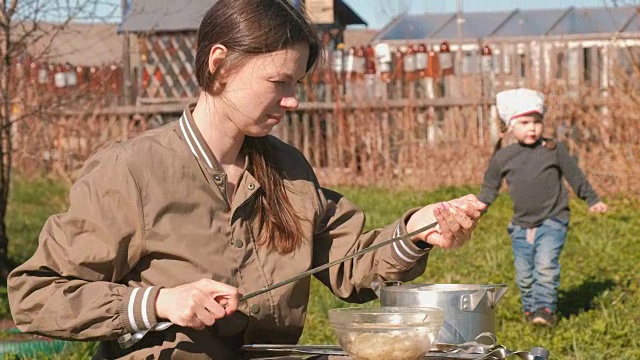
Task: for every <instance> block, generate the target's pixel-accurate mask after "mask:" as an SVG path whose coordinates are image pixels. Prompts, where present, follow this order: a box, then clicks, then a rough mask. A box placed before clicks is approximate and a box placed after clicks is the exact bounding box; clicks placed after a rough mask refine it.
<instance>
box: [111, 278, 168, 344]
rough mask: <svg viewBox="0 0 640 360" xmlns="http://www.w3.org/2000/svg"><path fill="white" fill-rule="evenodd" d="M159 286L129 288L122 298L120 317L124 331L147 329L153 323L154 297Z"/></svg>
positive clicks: (154, 319) (155, 321) (154, 311)
mask: <svg viewBox="0 0 640 360" xmlns="http://www.w3.org/2000/svg"><path fill="white" fill-rule="evenodd" d="M161 288H162V287H161V286H151V287H147V288H129V289H127V292H126V293H125V295H124V297H123V299H122V305H121V306H120V319H121V323H122V327H123V328H124V329H125V332H126V333H134V332H138V331H142V330H148V329H150V328H151V327H152V326H153V325H155V324H156V323H157V322H158V320H157V319H156V298H157V297H158V292H159V291H160V289H161Z"/></svg>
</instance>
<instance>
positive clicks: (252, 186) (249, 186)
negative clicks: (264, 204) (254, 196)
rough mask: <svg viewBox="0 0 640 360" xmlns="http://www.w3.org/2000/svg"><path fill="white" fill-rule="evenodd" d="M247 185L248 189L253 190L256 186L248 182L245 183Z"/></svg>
mask: <svg viewBox="0 0 640 360" xmlns="http://www.w3.org/2000/svg"><path fill="white" fill-rule="evenodd" d="M247 187H248V188H249V190H253V189H255V188H256V186H255V185H254V184H249V185H247Z"/></svg>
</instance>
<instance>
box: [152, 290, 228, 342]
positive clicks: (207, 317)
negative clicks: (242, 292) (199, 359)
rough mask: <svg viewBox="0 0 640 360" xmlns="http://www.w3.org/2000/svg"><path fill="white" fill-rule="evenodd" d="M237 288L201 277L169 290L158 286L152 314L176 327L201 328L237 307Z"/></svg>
mask: <svg viewBox="0 0 640 360" xmlns="http://www.w3.org/2000/svg"><path fill="white" fill-rule="evenodd" d="M238 298H239V295H238V289H236V288H235V287H233V286H229V285H227V284H223V283H220V282H217V281H214V280H211V279H202V280H198V281H196V282H192V283H189V284H185V285H181V286H177V287H174V288H169V289H160V291H159V292H158V298H157V299H156V315H157V317H158V318H162V319H168V320H169V321H171V322H172V323H174V324H176V325H180V326H185V327H190V328H194V329H196V330H202V329H204V328H205V327H206V326H211V325H213V324H214V323H215V322H216V320H217V319H221V318H223V317H225V316H228V315H231V314H232V313H233V312H234V311H236V309H237V308H238Z"/></svg>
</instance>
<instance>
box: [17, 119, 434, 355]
mask: <svg viewBox="0 0 640 360" xmlns="http://www.w3.org/2000/svg"><path fill="white" fill-rule="evenodd" d="M270 140H271V143H272V144H273V146H274V148H275V150H276V151H275V154H276V157H277V160H278V163H279V165H280V166H281V167H282V169H283V171H284V173H285V174H286V176H287V180H286V185H287V187H288V193H287V194H288V196H289V199H290V201H291V203H292V204H293V206H294V208H295V209H296V210H297V211H298V212H299V214H300V215H301V216H302V217H303V218H304V219H307V220H308V221H305V222H303V230H304V233H305V235H306V242H305V243H304V245H303V246H302V247H301V248H300V249H299V250H297V251H295V252H294V253H292V254H288V255H282V254H279V253H277V252H274V251H271V250H270V249H268V248H266V247H265V246H256V243H255V241H254V239H256V238H257V236H256V235H257V233H258V232H259V231H260V229H257V228H255V227H254V226H253V224H252V223H251V222H249V221H248V220H247V214H248V213H249V211H250V209H248V207H247V205H248V204H249V203H250V201H249V200H250V199H251V197H252V196H253V195H254V193H255V192H256V191H257V189H258V188H259V187H260V184H259V183H258V182H257V181H256V180H255V179H254V178H253V177H252V176H251V174H250V173H249V172H248V171H246V170H245V171H244V173H243V175H242V178H241V180H240V182H239V183H238V186H237V188H236V193H235V196H234V197H233V202H232V203H229V202H228V200H227V199H228V197H227V195H226V190H225V181H226V179H225V174H224V172H223V171H222V170H221V167H220V166H219V165H218V164H217V162H216V160H215V158H214V156H213V154H212V153H211V151H210V149H209V148H208V147H207V145H206V143H205V141H204V139H203V138H202V135H201V134H200V133H199V132H198V129H197V127H196V126H195V122H194V120H193V118H192V117H191V113H190V111H188V110H187V111H185V113H184V114H183V116H182V117H181V118H180V120H179V121H176V122H173V123H171V124H168V125H166V126H164V127H162V128H160V129H156V130H152V131H148V132H146V133H145V134H143V135H141V136H139V137H137V138H135V139H133V140H131V141H128V142H124V143H120V144H117V145H114V146H111V147H110V148H108V149H105V150H102V151H100V152H98V153H97V154H96V155H95V156H93V157H92V158H91V159H89V160H88V161H87V163H86V165H85V167H84V169H83V172H82V175H81V176H80V177H79V179H78V180H77V182H76V183H75V184H74V185H73V186H72V188H71V192H70V207H69V210H68V211H67V212H66V213H62V214H58V215H54V216H52V217H50V218H49V219H48V221H47V222H46V224H45V226H44V228H43V230H42V233H41V235H40V239H39V246H38V249H37V250H36V252H35V254H34V255H33V257H32V258H31V259H29V260H28V261H27V262H25V263H24V264H22V265H21V266H19V267H18V268H17V269H15V270H14V271H13V272H12V273H11V275H10V277H9V280H8V292H9V301H10V305H11V311H12V314H13V317H14V320H15V322H16V324H17V325H18V327H19V328H20V330H22V331H25V332H36V333H40V334H43V335H47V336H51V337H55V338H63V339H79V340H100V341H101V344H100V350H99V353H98V354H97V355H96V358H131V359H143V358H144V359H146V358H171V359H178V358H187V359H232V358H237V357H238V354H237V353H236V351H237V348H238V347H239V346H241V345H243V344H253V343H296V342H297V340H298V339H299V337H300V334H301V332H302V327H303V325H304V321H305V315H306V311H307V302H308V300H309V284H310V280H309V278H305V279H302V280H300V281H298V282H295V283H292V284H290V285H287V286H284V287H281V288H278V289H276V290H273V291H271V292H269V293H265V294H262V295H260V296H258V297H255V298H252V299H250V300H248V301H247V302H243V303H241V304H240V305H239V309H238V311H237V312H236V313H235V314H233V315H232V316H230V317H228V318H225V319H222V320H220V321H218V322H216V324H215V325H214V326H212V327H210V328H208V329H206V330H202V331H196V330H193V329H188V328H182V327H178V326H173V327H171V328H169V329H167V330H165V331H162V332H150V333H149V334H148V335H147V336H146V337H145V338H144V339H143V340H142V341H140V342H139V343H138V344H136V345H135V346H134V347H132V348H130V349H127V350H122V349H120V348H119V346H118V344H117V341H116V340H117V338H118V337H119V336H120V335H122V334H125V333H131V332H134V331H139V330H144V329H148V328H149V327H151V326H153V325H154V324H155V323H156V322H157V321H158V319H156V315H155V307H154V304H155V298H156V296H157V293H158V291H159V289H160V288H161V287H174V286H177V285H181V284H185V283H189V282H193V281H196V280H199V279H202V278H209V279H214V280H217V281H220V282H223V283H227V284H230V285H233V286H235V287H237V288H238V289H239V291H240V293H243V294H248V293H250V292H253V291H256V290H258V289H261V288H263V287H265V286H268V285H271V284H274V283H276V282H279V281H282V280H285V279H288V278H290V277H292V276H295V275H297V274H299V273H301V272H303V271H305V270H308V269H310V268H312V267H316V266H318V265H321V264H324V263H327V262H328V261H332V260H335V259H338V258H342V257H344V256H346V255H349V254H351V253H353V252H355V251H358V250H360V249H363V248H365V247H367V246H369V245H371V244H373V243H376V242H380V241H384V240H387V239H389V238H391V237H392V236H394V235H398V234H401V233H406V229H405V226H404V224H405V223H406V220H407V218H408V216H410V214H411V213H412V211H409V212H407V213H406V214H405V215H404V216H403V218H402V219H399V220H398V221H396V222H395V223H394V224H391V225H389V226H387V227H385V228H383V229H377V230H373V231H370V232H367V233H365V234H362V231H363V227H364V225H365V216H364V214H363V213H362V211H361V210H359V209H358V208H357V207H356V206H354V205H353V204H352V203H351V202H349V200H347V199H346V198H344V197H342V196H341V195H340V194H338V193H336V192H333V191H330V190H327V189H323V188H321V187H320V186H319V185H318V182H317V180H316V177H315V175H314V172H313V171H312V169H311V167H310V165H309V164H308V162H307V161H306V160H305V158H304V157H303V155H302V154H301V153H300V152H299V151H298V150H296V149H295V148H293V147H291V146H289V145H287V144H285V143H283V142H281V141H280V140H278V139H277V138H274V137H270ZM426 254H427V251H425V250H421V249H420V248H418V247H417V246H416V245H415V244H413V243H412V242H411V241H408V240H407V241H403V242H400V243H395V244H393V245H389V246H385V247H383V248H381V249H379V250H377V251H375V252H372V253H367V254H365V255H362V256H360V257H358V258H356V259H353V260H350V261H347V262H345V263H343V264H341V265H336V266H334V267H331V268H329V269H328V270H325V271H323V272H320V273H318V274H316V277H317V278H318V279H319V280H320V281H321V282H322V283H323V284H324V285H326V286H327V287H328V288H329V289H330V290H331V291H332V292H333V293H334V294H335V295H336V296H337V297H339V298H341V299H344V300H346V301H349V302H356V303H362V302H366V301H369V300H372V299H374V298H375V294H374V293H373V291H372V290H371V289H370V288H369V287H370V284H371V281H372V280H374V278H379V279H382V280H401V281H409V280H411V279H414V278H416V277H417V276H419V275H420V274H422V273H423V271H424V269H425V266H426V260H427V256H426Z"/></svg>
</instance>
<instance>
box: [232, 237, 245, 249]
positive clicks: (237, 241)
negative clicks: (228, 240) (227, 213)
mask: <svg viewBox="0 0 640 360" xmlns="http://www.w3.org/2000/svg"><path fill="white" fill-rule="evenodd" d="M233 245H234V246H235V247H237V248H238V249H240V248H241V247H242V246H243V245H244V243H243V242H242V240H240V239H236V240H235V241H234V242H233Z"/></svg>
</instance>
